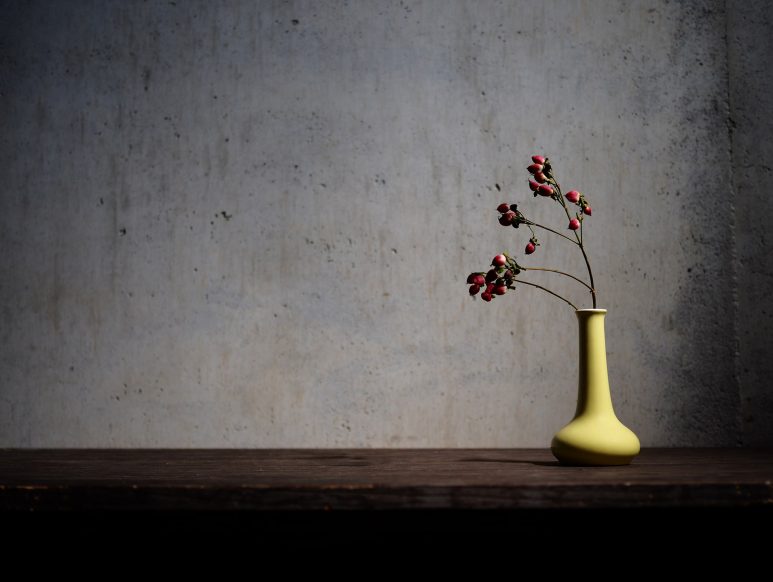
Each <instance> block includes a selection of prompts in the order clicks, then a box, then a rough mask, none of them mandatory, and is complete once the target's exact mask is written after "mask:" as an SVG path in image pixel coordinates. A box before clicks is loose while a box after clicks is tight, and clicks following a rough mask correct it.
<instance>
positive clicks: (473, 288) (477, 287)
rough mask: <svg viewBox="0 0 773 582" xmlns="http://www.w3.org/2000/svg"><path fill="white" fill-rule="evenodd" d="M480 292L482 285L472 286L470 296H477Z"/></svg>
mask: <svg viewBox="0 0 773 582" xmlns="http://www.w3.org/2000/svg"><path fill="white" fill-rule="evenodd" d="M478 291H480V285H471V286H470V295H477V294H478Z"/></svg>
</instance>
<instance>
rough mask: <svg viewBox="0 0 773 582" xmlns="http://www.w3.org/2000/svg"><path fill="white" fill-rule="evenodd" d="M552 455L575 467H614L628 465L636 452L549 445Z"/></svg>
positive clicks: (563, 463) (562, 462)
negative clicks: (622, 453)
mask: <svg viewBox="0 0 773 582" xmlns="http://www.w3.org/2000/svg"><path fill="white" fill-rule="evenodd" d="M550 451H551V452H552V453H553V456H554V457H555V458H556V459H558V461H559V462H560V463H561V464H562V465H569V466H575V467H614V466H619V465H630V464H631V461H633V459H634V457H636V454H638V451H637V453H636V454H632V455H631V454H628V455H615V454H608V453H600V452H598V451H588V450H582V449H576V448H574V447H556V446H552V447H550Z"/></svg>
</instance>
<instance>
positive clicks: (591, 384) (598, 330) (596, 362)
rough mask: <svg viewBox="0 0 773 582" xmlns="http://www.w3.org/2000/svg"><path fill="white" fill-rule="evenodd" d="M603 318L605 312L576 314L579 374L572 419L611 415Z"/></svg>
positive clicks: (590, 311) (592, 311)
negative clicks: (586, 415)
mask: <svg viewBox="0 0 773 582" xmlns="http://www.w3.org/2000/svg"><path fill="white" fill-rule="evenodd" d="M605 315H606V311H605V310H590V309H589V310H578V311H577V320H578V323H579V328H580V375H579V386H578V392H577V412H576V414H575V416H579V415H581V414H607V413H610V412H611V413H612V414H614V411H613V409H612V396H611V395H610V392H609V377H608V376H607V349H606V341H605V338H604V317H605Z"/></svg>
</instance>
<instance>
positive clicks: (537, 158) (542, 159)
mask: <svg viewBox="0 0 773 582" xmlns="http://www.w3.org/2000/svg"><path fill="white" fill-rule="evenodd" d="M531 161H532V162H534V163H535V164H541V165H544V164H545V161H546V158H545V156H532V157H531Z"/></svg>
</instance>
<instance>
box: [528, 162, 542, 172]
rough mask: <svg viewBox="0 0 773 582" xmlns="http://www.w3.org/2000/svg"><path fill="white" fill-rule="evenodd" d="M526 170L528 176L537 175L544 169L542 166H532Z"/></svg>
mask: <svg viewBox="0 0 773 582" xmlns="http://www.w3.org/2000/svg"><path fill="white" fill-rule="evenodd" d="M526 169H527V170H529V173H530V174H539V173H540V172H542V170H544V169H545V167H544V166H543V165H542V164H532V165H531V166H529V167H528V168H526Z"/></svg>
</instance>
